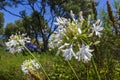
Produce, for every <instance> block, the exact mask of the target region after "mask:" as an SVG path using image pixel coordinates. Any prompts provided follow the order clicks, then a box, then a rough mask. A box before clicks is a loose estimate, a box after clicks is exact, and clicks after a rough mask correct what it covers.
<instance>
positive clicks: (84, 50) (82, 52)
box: [76, 44, 93, 63]
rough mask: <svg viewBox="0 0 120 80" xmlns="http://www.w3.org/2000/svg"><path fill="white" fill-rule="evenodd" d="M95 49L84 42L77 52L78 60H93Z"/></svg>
mask: <svg viewBox="0 0 120 80" xmlns="http://www.w3.org/2000/svg"><path fill="white" fill-rule="evenodd" d="M91 52H93V50H91V49H89V46H88V45H87V46H85V45H84V44H83V45H82V47H81V48H80V49H79V51H78V52H77V53H76V56H77V59H78V61H80V60H83V61H84V63H86V62H88V61H90V60H91V57H92V54H91Z"/></svg>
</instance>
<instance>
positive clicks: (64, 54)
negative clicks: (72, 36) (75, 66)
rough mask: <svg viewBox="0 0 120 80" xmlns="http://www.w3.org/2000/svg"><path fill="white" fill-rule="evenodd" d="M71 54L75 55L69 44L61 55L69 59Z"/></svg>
mask: <svg viewBox="0 0 120 80" xmlns="http://www.w3.org/2000/svg"><path fill="white" fill-rule="evenodd" d="M73 56H74V57H75V53H74V51H73V49H72V45H71V46H70V48H68V49H66V50H64V53H63V57H64V58H65V60H71V59H72V57H73Z"/></svg>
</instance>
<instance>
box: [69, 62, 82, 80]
mask: <svg viewBox="0 0 120 80" xmlns="http://www.w3.org/2000/svg"><path fill="white" fill-rule="evenodd" d="M67 62H68V64H69V66H70V68H71V69H72V71H73V73H74V74H75V76H76V78H77V80H80V79H79V78H78V76H77V74H76V72H75V70H74V69H73V67H72V65H71V64H70V62H69V61H68V60H67Z"/></svg>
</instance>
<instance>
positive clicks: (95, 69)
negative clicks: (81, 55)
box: [91, 58, 101, 80]
mask: <svg viewBox="0 0 120 80" xmlns="http://www.w3.org/2000/svg"><path fill="white" fill-rule="evenodd" d="M91 61H92V65H93V68H94V71H95V73H96V75H97V78H98V80H101V78H100V74H99V72H98V70H97V66H96V64H95V61H94V59H93V58H92V60H91Z"/></svg>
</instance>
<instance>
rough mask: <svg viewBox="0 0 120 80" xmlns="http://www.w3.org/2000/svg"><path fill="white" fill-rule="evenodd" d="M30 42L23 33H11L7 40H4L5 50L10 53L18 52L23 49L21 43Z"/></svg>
mask: <svg viewBox="0 0 120 80" xmlns="http://www.w3.org/2000/svg"><path fill="white" fill-rule="evenodd" d="M28 41H29V42H30V38H28V37H25V34H22V35H17V34H16V35H11V36H10V39H9V41H8V42H5V44H6V47H7V50H9V52H11V53H13V54H14V53H19V52H22V51H23V50H24V48H23V46H22V45H25V43H26V42H28Z"/></svg>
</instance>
